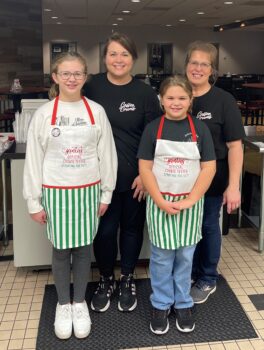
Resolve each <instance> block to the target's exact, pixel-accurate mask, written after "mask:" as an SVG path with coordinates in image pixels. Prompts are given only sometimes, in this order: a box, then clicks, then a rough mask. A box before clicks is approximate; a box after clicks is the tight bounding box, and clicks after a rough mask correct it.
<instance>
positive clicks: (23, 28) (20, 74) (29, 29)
mask: <svg viewBox="0 0 264 350" xmlns="http://www.w3.org/2000/svg"><path fill="white" fill-rule="evenodd" d="M14 78H19V79H20V82H21V84H22V86H42V85H43V51H42V7H41V0H0V87H6V86H10V85H11V83H12V81H13V79H14Z"/></svg>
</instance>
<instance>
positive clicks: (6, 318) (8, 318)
mask: <svg viewBox="0 0 264 350" xmlns="http://www.w3.org/2000/svg"><path fill="white" fill-rule="evenodd" d="M15 318H16V313H15V312H7V313H4V315H3V319H2V322H6V321H14V320H15Z"/></svg>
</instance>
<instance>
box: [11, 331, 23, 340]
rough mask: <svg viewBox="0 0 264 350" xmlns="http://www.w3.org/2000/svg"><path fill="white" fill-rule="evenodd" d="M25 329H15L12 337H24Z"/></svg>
mask: <svg viewBox="0 0 264 350" xmlns="http://www.w3.org/2000/svg"><path fill="white" fill-rule="evenodd" d="M25 332H26V331H25V329H13V331H12V334H11V339H24V337H25Z"/></svg>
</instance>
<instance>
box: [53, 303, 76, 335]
mask: <svg viewBox="0 0 264 350" xmlns="http://www.w3.org/2000/svg"><path fill="white" fill-rule="evenodd" d="M54 328H55V334H56V336H57V337H58V338H59V339H68V338H70V336H71V335H72V307H71V304H65V305H60V304H59V303H58V304H57V307H56V316H55V322H54Z"/></svg>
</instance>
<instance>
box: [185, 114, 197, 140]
mask: <svg viewBox="0 0 264 350" xmlns="http://www.w3.org/2000/svg"><path fill="white" fill-rule="evenodd" d="M187 116H188V120H189V123H190V128H191V132H192V140H193V142H196V141H197V137H196V131H195V128H194V124H193V120H192V118H191V116H190V114H188V115H187Z"/></svg>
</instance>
